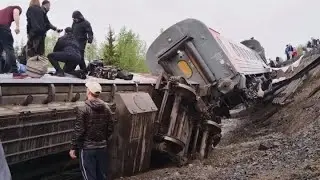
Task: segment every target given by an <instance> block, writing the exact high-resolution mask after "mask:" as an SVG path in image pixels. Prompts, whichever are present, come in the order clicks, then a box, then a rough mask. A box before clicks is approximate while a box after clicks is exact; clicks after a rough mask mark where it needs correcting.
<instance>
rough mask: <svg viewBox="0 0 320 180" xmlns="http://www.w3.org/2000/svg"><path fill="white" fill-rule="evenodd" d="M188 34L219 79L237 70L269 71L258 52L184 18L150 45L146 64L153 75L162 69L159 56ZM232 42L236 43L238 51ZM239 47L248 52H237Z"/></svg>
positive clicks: (251, 72) (249, 71)
mask: <svg viewBox="0 0 320 180" xmlns="http://www.w3.org/2000/svg"><path fill="white" fill-rule="evenodd" d="M186 35H187V36H190V37H192V38H193V39H192V42H193V44H194V46H195V47H196V49H197V50H198V51H199V54H200V55H201V56H202V58H203V60H204V61H205V64H206V65H207V66H208V68H209V69H210V71H211V73H212V74H214V76H215V78H216V79H223V78H225V77H231V76H234V75H235V73H242V74H260V73H266V72H269V71H270V69H268V68H267V66H266V65H265V64H264V62H263V60H262V59H261V58H260V57H259V55H258V53H256V52H254V51H253V50H251V49H249V48H247V47H246V46H244V45H243V44H241V43H237V42H233V41H231V40H229V39H227V38H224V37H222V36H221V35H214V33H213V30H211V29H210V28H209V27H207V26H206V25H205V24H204V23H203V22H201V21H199V20H196V19H185V20H182V21H180V22H178V23H176V24H174V25H172V26H170V27H169V28H167V29H166V30H165V31H164V32H163V33H162V34H161V35H159V37H157V39H156V40H155V41H154V42H153V43H152V44H151V46H150V47H149V49H148V51H147V64H148V66H149V68H150V70H151V72H152V74H154V75H158V74H160V72H161V71H162V70H163V68H162V67H161V66H160V65H159V64H158V60H159V59H158V58H159V55H160V54H162V53H163V52H165V51H166V50H167V49H168V47H170V46H172V45H173V44H174V43H177V42H178V41H179V40H180V39H181V38H182V37H184V36H186ZM231 44H232V45H234V46H236V49H237V51H235V49H234V48H233V47H231ZM238 47H239V48H240V50H241V51H242V50H244V51H246V52H241V53H240V54H239V55H238V54H236V53H238ZM249 56H252V57H249ZM253 56H254V57H253ZM247 57H249V58H247ZM231 69H233V71H232V70H231ZM234 71H236V72H234Z"/></svg>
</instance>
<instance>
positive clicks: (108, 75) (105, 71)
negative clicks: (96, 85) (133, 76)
mask: <svg viewBox="0 0 320 180" xmlns="http://www.w3.org/2000/svg"><path fill="white" fill-rule="evenodd" d="M117 75H118V70H117V69H116V68H114V67H112V66H105V67H96V68H95V70H94V73H93V74H92V76H94V77H97V78H103V79H109V80H115V79H116V77H117Z"/></svg>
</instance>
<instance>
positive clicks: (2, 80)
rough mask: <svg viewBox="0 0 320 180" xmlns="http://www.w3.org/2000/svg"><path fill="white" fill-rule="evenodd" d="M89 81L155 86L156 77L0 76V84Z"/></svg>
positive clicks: (142, 75) (141, 75)
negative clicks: (14, 77) (15, 77)
mask: <svg viewBox="0 0 320 180" xmlns="http://www.w3.org/2000/svg"><path fill="white" fill-rule="evenodd" d="M90 80H93V81H96V82H99V83H100V84H136V83H138V84H155V83H156V80H157V77H156V76H152V75H147V74H136V73H133V79H132V80H123V79H115V80H108V79H102V78H95V77H91V76H89V77H88V78H87V79H85V80H82V79H79V78H76V77H73V76H71V75H67V76H66V77H57V76H51V75H50V74H46V75H44V76H43V77H41V78H31V77H27V78H25V79H13V78H12V74H0V84H84V83H86V82H88V81H90Z"/></svg>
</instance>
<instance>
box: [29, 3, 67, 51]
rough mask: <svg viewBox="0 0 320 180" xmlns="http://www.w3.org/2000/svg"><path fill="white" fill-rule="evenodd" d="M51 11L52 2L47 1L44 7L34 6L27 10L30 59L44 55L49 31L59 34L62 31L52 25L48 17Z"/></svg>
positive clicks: (43, 4)
mask: <svg viewBox="0 0 320 180" xmlns="http://www.w3.org/2000/svg"><path fill="white" fill-rule="evenodd" d="M49 10H50V2H49V1H47V0H45V1H43V2H42V7H40V6H39V5H37V4H34V5H31V6H30V7H29V8H28V10H27V34H28V42H27V46H28V49H27V55H28V57H33V56H37V55H40V56H42V55H44V53H45V38H46V34H47V31H48V30H50V29H53V30H55V31H57V32H61V31H62V30H60V29H57V28H56V27H54V26H52V24H51V23H50V21H49V19H48V16H47V12H48V11H49Z"/></svg>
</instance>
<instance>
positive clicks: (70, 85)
mask: <svg viewBox="0 0 320 180" xmlns="http://www.w3.org/2000/svg"><path fill="white" fill-rule="evenodd" d="M249 41H250V40H249ZM244 44H246V45H244ZM247 46H248V47H247ZM253 46H254V47H253ZM257 46H258V47H257ZM252 49H255V50H256V49H260V50H261V49H263V48H262V47H261V46H260V44H259V43H256V42H255V40H252V42H249V43H243V44H241V43H236V42H233V41H230V40H228V39H226V38H224V37H222V36H221V35H220V34H219V33H217V32H216V31H214V30H212V29H210V28H209V27H207V26H206V25H205V24H203V23H202V22H200V21H198V20H195V19H186V20H183V21H181V22H178V23H177V24H175V25H173V26H171V27H169V28H168V29H167V30H165V31H164V32H163V33H162V34H161V35H160V36H159V37H158V38H157V39H156V40H155V41H154V42H153V43H152V45H151V46H150V48H149V49H148V52H147V64H148V66H149V69H150V71H151V72H152V75H153V76H151V77H150V76H149V77H146V76H142V75H134V78H133V80H131V81H125V80H120V79H116V80H105V79H97V78H92V77H90V78H89V79H94V80H96V81H98V82H99V83H101V85H102V88H103V92H102V96H101V97H102V99H103V100H105V101H106V102H108V103H109V104H110V105H111V107H112V108H111V109H113V111H114V119H115V121H116V122H115V124H116V126H115V131H114V134H113V135H112V139H111V140H110V145H109V151H110V153H111V162H110V163H111V164H112V167H111V168H112V169H111V171H112V173H113V176H114V177H120V176H130V175H133V174H136V173H138V172H142V171H146V170H148V169H149V167H150V161H151V154H152V152H157V153H159V152H160V154H163V155H166V156H168V157H170V158H171V160H173V161H175V162H177V163H178V164H180V165H183V164H185V163H186V162H187V160H188V159H190V158H193V157H197V158H206V156H207V155H208V152H209V151H210V149H212V147H213V146H215V145H217V144H218V142H219V140H220V138H221V126H220V123H221V118H223V117H229V115H230V114H229V110H230V109H232V108H234V107H235V106H237V105H238V104H240V103H247V102H250V101H252V100H255V99H257V98H259V97H261V96H262V95H263V92H264V91H265V90H267V89H268V88H269V87H270V84H271V78H270V73H271V69H270V68H269V67H268V66H267V65H266V62H265V58H263V57H264V52H259V53H258V51H254V50H252ZM1 76H2V77H1V78H0V103H1V106H0V112H1V113H0V139H1V141H2V143H3V146H4V150H5V152H6V156H7V160H8V162H9V164H11V165H12V164H18V163H24V162H26V161H30V160H33V159H36V158H40V157H44V156H49V155H52V154H56V153H60V152H64V151H67V150H68V149H69V147H70V146H69V142H70V139H71V134H72V130H73V121H74V119H75V117H76V116H75V111H74V109H75V108H77V107H79V106H83V104H84V100H85V93H86V89H85V86H84V84H85V82H86V80H80V79H74V78H69V77H64V78H55V77H50V76H49V75H48V76H47V75H46V76H44V77H42V78H41V79H23V80H18V79H12V78H11V77H10V76H8V75H1ZM261 93H262V95H261Z"/></svg>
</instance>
